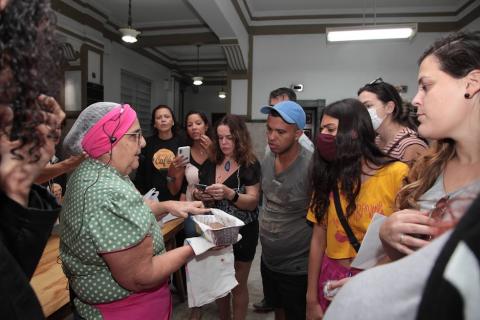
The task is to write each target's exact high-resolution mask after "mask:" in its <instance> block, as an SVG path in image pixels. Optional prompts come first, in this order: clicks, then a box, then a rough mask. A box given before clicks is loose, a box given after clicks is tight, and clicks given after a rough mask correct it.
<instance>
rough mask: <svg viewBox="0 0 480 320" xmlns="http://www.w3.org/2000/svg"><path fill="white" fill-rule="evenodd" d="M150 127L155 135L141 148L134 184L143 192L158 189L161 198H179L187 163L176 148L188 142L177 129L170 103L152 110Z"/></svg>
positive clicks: (159, 198) (164, 199) (162, 199)
mask: <svg viewBox="0 0 480 320" xmlns="http://www.w3.org/2000/svg"><path fill="white" fill-rule="evenodd" d="M151 126H152V128H153V135H152V136H150V137H148V138H147V140H146V142H147V146H146V147H145V148H144V149H143V150H142V156H141V160H140V165H139V167H138V170H137V172H136V175H135V181H134V183H135V186H136V187H137V188H138V190H139V191H140V193H141V194H145V193H146V192H148V191H149V190H150V189H151V188H155V189H156V190H157V191H158V192H159V194H158V200H160V201H166V200H178V199H179V198H180V190H181V187H182V181H183V177H184V172H185V170H184V167H185V165H186V164H187V162H185V160H184V159H183V158H182V157H181V156H177V150H178V147H182V146H186V145H187V144H186V141H185V138H184V137H183V135H182V134H180V133H179V132H178V130H177V127H176V125H175V118H174V114H173V110H172V109H171V108H170V107H169V106H167V105H158V106H157V107H155V108H154V109H153V111H152V118H151Z"/></svg>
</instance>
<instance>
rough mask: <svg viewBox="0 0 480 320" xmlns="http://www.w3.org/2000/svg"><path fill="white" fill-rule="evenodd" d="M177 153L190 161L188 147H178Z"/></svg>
mask: <svg viewBox="0 0 480 320" xmlns="http://www.w3.org/2000/svg"><path fill="white" fill-rule="evenodd" d="M177 155H179V156H182V157H183V158H184V159H187V160H188V162H190V147H189V146H185V147H178V151H177Z"/></svg>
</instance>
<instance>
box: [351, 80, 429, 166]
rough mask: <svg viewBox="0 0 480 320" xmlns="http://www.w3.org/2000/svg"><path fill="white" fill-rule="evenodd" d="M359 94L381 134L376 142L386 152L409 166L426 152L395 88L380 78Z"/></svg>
mask: <svg viewBox="0 0 480 320" xmlns="http://www.w3.org/2000/svg"><path fill="white" fill-rule="evenodd" d="M357 94H358V99H359V100H360V101H361V102H362V103H363V104H364V105H365V107H367V109H368V113H369V114H370V117H371V118H372V124H373V128H374V129H375V131H376V132H377V133H378V136H377V138H376V140H375V142H376V143H377V145H378V146H379V147H380V149H381V150H382V151H383V152H385V153H386V154H387V155H389V156H390V157H392V158H395V159H398V160H400V161H404V162H407V163H410V162H413V161H414V160H415V159H416V158H418V157H419V156H420V155H421V154H422V153H423V152H424V151H425V150H426V149H427V147H428V146H427V144H426V143H425V141H424V140H422V139H420V138H419V137H418V133H417V132H416V129H417V127H416V123H415V121H414V119H412V117H411V115H410V110H409V109H408V107H407V106H406V105H405V104H404V103H403V101H402V98H401V97H400V95H399V94H398V91H397V89H395V87H394V86H392V85H391V84H389V83H386V82H383V80H382V78H378V79H375V80H374V81H372V82H370V83H368V84H366V85H365V86H363V87H362V88H360V89H359V90H358V93H357Z"/></svg>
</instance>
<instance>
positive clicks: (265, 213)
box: [260, 147, 312, 275]
mask: <svg viewBox="0 0 480 320" xmlns="http://www.w3.org/2000/svg"><path fill="white" fill-rule="evenodd" d="M311 159H312V152H311V151H309V150H307V149H305V148H303V147H301V148H300V154H299V155H298V157H297V159H296V160H295V161H294V162H293V163H292V164H291V165H290V166H289V167H288V168H287V169H286V170H285V171H283V172H281V173H279V174H278V175H276V174H275V155H274V154H272V153H270V154H268V155H267V156H266V157H265V159H264V160H263V162H262V190H263V194H264V203H263V208H262V211H261V214H260V242H261V244H262V259H263V262H264V263H265V265H266V266H267V267H268V268H269V269H271V270H272V271H275V272H279V273H284V274H291V275H303V274H307V266H308V251H309V247H310V238H311V234H312V228H311V227H310V226H309V225H308V224H307V221H306V215H307V210H308V205H309V203H310V198H309V196H308V182H309V177H308V171H309V166H310V161H311Z"/></svg>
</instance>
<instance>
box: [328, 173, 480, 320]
mask: <svg viewBox="0 0 480 320" xmlns="http://www.w3.org/2000/svg"><path fill="white" fill-rule="evenodd" d="M479 193H480V181H479V180H477V181H475V182H474V183H472V184H469V185H468V186H465V187H463V188H460V189H458V190H456V191H454V192H451V193H446V192H445V189H444V187H443V175H440V176H439V177H438V178H437V180H436V181H435V184H434V185H433V186H432V187H431V188H430V189H429V190H428V191H427V192H425V193H424V194H423V195H422V196H421V197H420V199H419V200H418V204H419V206H420V208H421V209H422V210H431V209H433V208H434V207H435V204H436V203H437V201H438V200H439V199H441V198H443V197H445V196H448V197H449V198H450V199H452V198H458V199H460V201H457V202H455V203H454V204H452V205H451V209H452V214H454V215H455V217H457V218H460V217H461V216H463V214H464V213H465V210H466V209H467V208H468V205H466V203H470V202H471V201H472V200H473V199H474V198H475V197H476V195H478V194H479ZM462 199H463V200H462ZM467 199H470V200H467ZM451 232H452V230H449V231H447V232H445V233H444V234H443V235H441V236H440V237H438V238H437V239H435V240H434V241H432V243H430V244H429V245H427V246H425V247H423V248H421V249H419V250H418V251H416V252H414V253H413V254H411V255H408V256H406V257H403V258H402V259H400V260H397V261H395V262H392V263H389V264H386V265H383V266H378V267H375V268H372V269H370V270H367V271H364V272H361V273H360V274H358V275H356V276H355V277H354V278H352V280H350V281H349V282H347V284H345V286H344V287H343V288H342V289H341V290H340V291H339V292H338V294H337V295H336V296H335V299H333V303H332V304H331V305H330V307H329V308H328V309H327V313H326V315H325V317H324V319H335V320H342V319H345V320H346V319H348V320H351V319H368V320H376V319H378V320H383V319H402V320H408V319H412V320H413V319H415V318H416V315H417V310H418V306H419V304H420V299H421V298H422V293H423V290H424V288H425V284H426V281H427V279H428V276H429V275H430V272H431V270H432V268H433V265H434V263H435V260H436V259H437V257H438V255H439V253H440V251H441V250H442V248H443V245H444V244H445V242H446V241H447V240H448V238H449V236H450V234H451Z"/></svg>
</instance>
